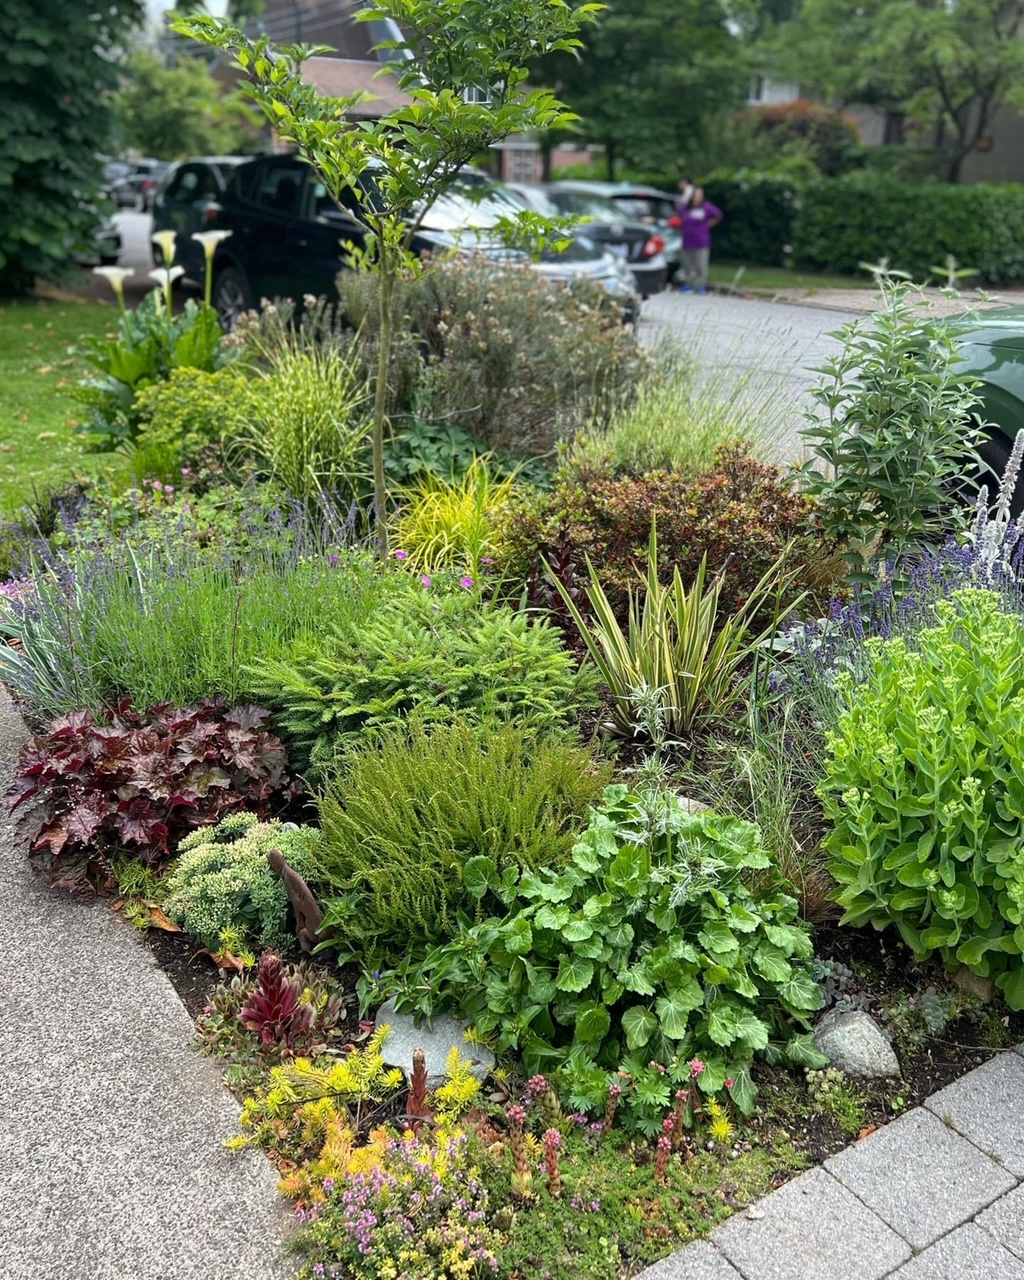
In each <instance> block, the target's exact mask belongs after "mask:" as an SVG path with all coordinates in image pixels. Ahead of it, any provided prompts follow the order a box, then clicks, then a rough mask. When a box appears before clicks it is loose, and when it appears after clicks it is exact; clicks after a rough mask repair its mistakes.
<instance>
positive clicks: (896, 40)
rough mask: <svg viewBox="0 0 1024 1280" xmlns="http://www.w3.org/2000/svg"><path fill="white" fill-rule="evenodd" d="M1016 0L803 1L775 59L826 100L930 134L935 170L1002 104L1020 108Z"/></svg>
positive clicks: (957, 165)
mask: <svg viewBox="0 0 1024 1280" xmlns="http://www.w3.org/2000/svg"><path fill="white" fill-rule="evenodd" d="M1022 19H1024V0H955V2H954V3H950V2H949V0H803V3H802V6H801V8H800V9H799V11H798V12H797V14H796V16H795V17H794V19H793V20H792V21H791V22H788V23H784V24H783V25H782V26H781V27H780V28H779V31H778V36H777V39H776V41H775V51H776V65H778V67H779V68H780V69H781V70H783V71H784V72H785V73H786V74H787V75H789V76H791V77H792V78H794V79H799V80H800V81H801V83H802V84H804V85H813V86H814V88H815V89H816V90H817V91H818V92H819V93H821V94H823V95H825V96H827V97H828V98H830V99H832V100H834V101H837V102H838V103H839V104H842V105H845V104H848V103H852V102H862V103H865V104H867V105H870V106H875V107H879V108H881V109H882V110H884V111H886V112H890V113H894V114H898V115H902V116H905V117H906V118H907V119H908V120H909V121H911V122H913V123H916V124H917V125H919V126H921V127H922V128H924V129H927V130H928V131H929V132H930V133H933V134H934V145H935V147H936V148H937V149H938V151H939V152H940V154H941V157H942V161H943V169H944V176H945V177H946V178H947V180H948V181H950V182H958V181H959V180H960V173H961V169H962V166H963V162H964V159H965V158H966V156H967V155H968V154H969V153H970V152H971V150H972V149H973V148H974V146H975V145H976V144H977V142H978V139H979V138H982V137H984V136H985V134H986V133H987V132H988V130H989V127H990V125H991V123H992V118H993V116H994V115H995V113H996V111H997V110H998V109H999V108H1000V107H1001V106H1002V105H1004V104H1011V105H1015V106H1024V36H1022V31H1021V26H1022Z"/></svg>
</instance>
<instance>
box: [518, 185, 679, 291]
mask: <svg viewBox="0 0 1024 1280" xmlns="http://www.w3.org/2000/svg"><path fill="white" fill-rule="evenodd" d="M588 188H589V184H586V183H560V182H553V183H549V184H548V185H547V186H544V187H539V186H531V185H525V184H523V185H519V184H516V185H515V186H513V187H511V188H510V189H511V190H512V191H514V192H515V193H516V195H517V198H518V199H519V200H520V201H521V202H522V203H523V204H524V206H525V207H526V208H529V209H536V210H537V212H543V211H544V210H546V209H548V208H550V206H551V205H554V206H555V208H556V209H557V211H558V212H559V213H572V214H576V215H577V216H579V217H582V218H587V219H589V221H587V222H586V223H585V224H584V225H583V227H582V228H581V230H582V231H583V232H584V234H585V235H586V236H587V237H588V238H589V239H590V240H593V241H594V243H595V244H598V245H601V246H602V247H603V248H606V249H608V250H609V252H611V253H614V254H616V255H617V256H619V257H621V258H622V259H623V260H624V261H625V262H626V264H627V265H628V266H629V268H630V270H631V271H632V272H633V276H634V279H635V280H636V285H637V288H638V289H639V290H640V293H641V294H642V295H643V297H645V298H649V297H650V296H651V294H654V293H660V292H661V290H662V289H664V287H665V285H666V283H667V281H668V262H667V259H666V257H665V237H664V236H663V235H662V234H661V232H660V231H659V230H656V229H652V228H651V227H649V226H648V225H647V224H646V223H643V222H637V221H634V220H630V219H628V218H625V217H623V214H622V211H621V210H620V209H619V208H618V206H617V205H616V204H615V203H614V202H613V201H611V200H609V199H608V198H607V197H606V196H603V195H600V194H598V193H595V192H593V191H590V190H589V189H588Z"/></svg>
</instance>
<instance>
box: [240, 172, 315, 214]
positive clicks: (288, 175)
mask: <svg viewBox="0 0 1024 1280" xmlns="http://www.w3.org/2000/svg"><path fill="white" fill-rule="evenodd" d="M255 167H256V168H257V169H258V175H257V180H256V183H255V190H254V191H251V192H249V193H247V196H248V199H250V200H253V201H255V203H256V204H258V205H260V206H261V207H262V208H264V209H273V210H275V211H276V212H277V213H294V212H295V206H296V204H297V202H298V198H299V189H300V187H301V186H302V176H303V175H302V171H301V170H300V169H299V168H298V167H297V166H296V165H295V163H294V162H289V163H288V164H266V165H258V166H255Z"/></svg>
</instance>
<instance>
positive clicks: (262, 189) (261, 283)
mask: <svg viewBox="0 0 1024 1280" xmlns="http://www.w3.org/2000/svg"><path fill="white" fill-rule="evenodd" d="M364 182H366V183H370V182H372V177H365V178H364ZM219 205H220V207H219V210H218V212H217V214H216V216H214V217H213V218H212V219H211V221H210V225H211V228H214V229H219V230H225V231H230V232H231V236H230V238H229V239H227V240H225V241H224V242H223V243H222V244H220V245H219V246H218V249H217V254H216V257H215V258H214V280H213V300H214V306H215V307H216V308H217V311H218V312H219V314H220V317H221V321H222V323H223V324H224V325H225V326H226V327H230V326H231V325H232V324H233V323H234V321H235V320H236V319H237V317H238V316H239V315H240V314H241V313H242V312H243V311H247V310H249V309H250V308H252V307H253V306H254V305H255V304H256V303H257V302H258V301H259V299H260V298H264V297H266V298H275V297H281V298H295V299H301V298H303V297H304V296H305V295H307V294H313V295H315V296H320V295H326V296H327V297H336V296H337V291H336V286H335V280H336V278H337V275H338V272H339V271H340V270H341V269H342V268H343V266H344V251H343V244H344V243H346V242H347V243H349V244H351V245H354V246H360V245H362V244H363V243H364V239H365V233H364V230H363V227H362V225H361V224H360V223H359V221H358V220H357V218H356V216H355V215H356V210H357V207H358V206H357V201H356V197H355V193H353V194H352V198H351V204H350V206H349V207H348V208H344V207H343V208H339V207H338V206H337V205H336V204H335V202H334V200H333V199H332V197H331V196H330V195H329V194H328V192H327V190H326V188H325V186H324V184H323V182H322V181H321V180H320V178H319V176H318V175H317V173H316V171H315V170H314V169H312V168H311V167H310V166H309V165H307V164H306V163H305V162H304V161H302V160H300V159H299V158H298V157H296V156H289V155H278V156H260V157H258V158H256V159H254V160H250V161H248V162H247V163H245V164H240V165H238V166H237V167H236V168H235V170H234V172H233V173H232V175H231V177H230V179H229V180H228V183H227V186H226V188H225V190H224V193H223V195H222V196H221V199H220V201H219ZM515 208H516V206H515V205H514V203H513V202H512V201H511V200H510V199H509V198H508V197H507V196H506V195H505V194H504V193H503V192H501V191H500V189H495V187H494V184H493V183H490V184H489V185H488V180H486V179H484V178H483V175H480V174H472V173H469V174H466V175H465V177H464V180H463V181H462V182H461V183H458V182H457V183H455V184H454V185H453V187H452V189H451V190H450V191H448V192H447V193H446V194H445V195H443V196H442V197H441V198H440V199H439V200H437V201H435V202H434V204H433V205H431V207H430V208H429V209H427V210H425V211H420V212H419V214H418V222H417V227H416V230H415V232H414V233H413V236H412V240H411V248H412V250H413V252H415V253H419V254H427V253H436V252H439V251H444V252H447V251H449V250H451V249H456V250H463V251H466V252H470V251H472V252H481V253H485V254H487V255H488V256H490V257H493V258H494V260H495V261H497V262H508V261H528V259H527V257H526V255H525V254H523V253H517V252H516V251H515V250H510V249H508V248H507V247H506V246H505V245H504V244H503V243H502V242H501V241H500V239H499V238H498V237H497V236H496V235H495V233H494V227H495V225H496V223H497V222H498V221H499V219H500V218H502V217H503V216H507V215H508V214H510V213H512V212H513V211H514V210H515ZM590 261H591V269H593V268H594V261H595V260H594V259H593V258H591V259H590ZM562 265H563V266H564V267H565V269H568V267H569V262H568V259H566V260H565V262H564V263H563V264H562ZM558 266H559V264H558V262H557V260H556V261H555V262H554V263H552V262H545V263H543V264H541V265H540V266H539V267H538V269H539V270H541V271H544V272H547V271H549V270H554V271H557V269H558ZM585 266H586V263H585V262H584V264H583V266H581V270H582V269H584V268H585ZM603 272H604V269H603V267H602V268H601V269H600V270H598V271H596V275H595V278H602V275H603ZM607 279H608V280H609V282H611V287H612V288H619V289H621V290H622V291H623V292H626V291H628V290H629V288H630V286H629V284H628V283H627V282H626V281H625V280H624V278H623V277H622V275H621V274H617V273H614V272H613V271H612V269H611V268H610V267H609V270H608V272H607ZM615 282H617V283H615ZM606 287H607V286H606ZM609 291H611V290H609Z"/></svg>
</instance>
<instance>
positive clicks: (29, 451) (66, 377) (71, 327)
mask: <svg viewBox="0 0 1024 1280" xmlns="http://www.w3.org/2000/svg"><path fill="white" fill-rule="evenodd" d="M116 315H117V312H116V310H115V308H114V307H113V306H112V305H110V306H108V305H105V304H103V303H99V302H78V301H75V300H68V301H66V302H48V301H47V302H44V301H39V300H35V299H29V300H25V301H18V302H2V303H0V514H4V515H12V514H14V513H15V512H16V511H17V510H18V508H19V507H20V506H21V504H22V503H23V502H25V501H26V500H27V499H29V498H31V496H32V493H33V490H34V489H42V488H43V487H45V486H47V485H51V484H57V483H59V482H61V481H63V480H68V479H71V478H72V477H74V476H76V475H96V474H97V473H99V472H100V471H103V470H105V469H107V468H109V467H110V465H111V463H112V462H114V463H115V465H116V463H117V460H116V459H114V458H113V457H112V455H110V454H90V453H86V452H85V451H84V450H83V449H82V448H81V446H80V445H79V444H77V443H76V441H75V437H74V427H75V424H76V422H77V417H76V410H77V405H76V404H75V403H74V401H73V400H71V399H69V398H68V397H67V396H66V395H65V394H63V393H64V390H65V388H67V387H69V386H70V385H72V384H73V383H74V382H75V381H76V380H77V379H78V378H79V377H80V376H81V374H82V372H83V366H82V363H81V361H79V360H76V359H75V358H74V357H73V356H70V355H69V354H68V348H69V347H70V346H71V345H72V344H73V343H75V342H77V341H78V340H79V339H80V338H82V337H84V336H85V335H86V334H102V333H106V332H108V331H109V330H110V329H111V328H112V326H113V324H114V322H115V319H116Z"/></svg>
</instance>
